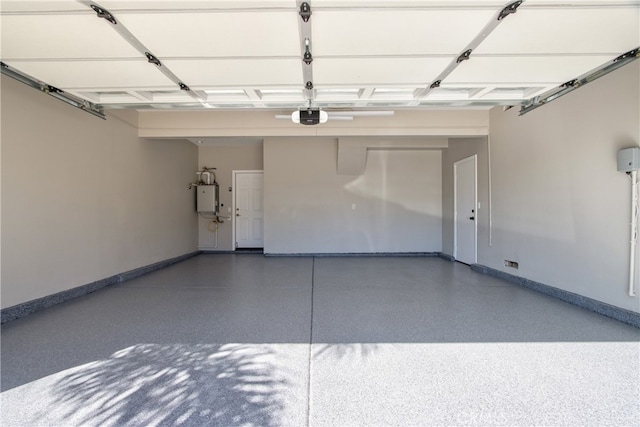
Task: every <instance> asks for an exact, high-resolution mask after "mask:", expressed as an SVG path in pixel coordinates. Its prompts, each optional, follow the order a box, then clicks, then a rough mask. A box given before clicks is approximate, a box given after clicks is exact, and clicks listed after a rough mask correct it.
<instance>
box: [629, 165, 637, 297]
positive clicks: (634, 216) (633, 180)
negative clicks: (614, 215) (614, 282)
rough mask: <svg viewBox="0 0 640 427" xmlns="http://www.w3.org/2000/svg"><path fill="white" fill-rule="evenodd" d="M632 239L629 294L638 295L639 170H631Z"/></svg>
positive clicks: (631, 295)
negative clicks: (635, 290)
mask: <svg viewBox="0 0 640 427" xmlns="http://www.w3.org/2000/svg"><path fill="white" fill-rule="evenodd" d="M630 174H631V239H630V246H629V296H630V297H634V296H636V294H635V292H634V291H633V282H634V278H635V265H636V243H637V242H638V181H637V174H638V171H635V170H633V171H631V172H630Z"/></svg>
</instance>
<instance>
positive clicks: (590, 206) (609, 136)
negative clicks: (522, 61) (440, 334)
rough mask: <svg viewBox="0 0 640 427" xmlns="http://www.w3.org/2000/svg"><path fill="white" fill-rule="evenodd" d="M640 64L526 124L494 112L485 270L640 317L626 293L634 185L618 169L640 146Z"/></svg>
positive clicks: (639, 305) (482, 254)
mask: <svg viewBox="0 0 640 427" xmlns="http://www.w3.org/2000/svg"><path fill="white" fill-rule="evenodd" d="M639 62H640V61H637V62H635V63H634V64H631V65H628V66H625V67H623V68H621V69H619V70H617V71H615V72H613V73H612V74H609V75H607V76H605V77H602V78H601V79H599V80H597V81H595V82H593V83H591V84H589V85H586V86H584V87H582V88H580V89H579V90H577V91H574V92H572V93H570V94H568V95H566V96H564V97H562V98H559V99H558V100H556V101H554V102H552V103H550V104H547V105H546V106H544V107H542V108H539V109H537V110H535V111H532V112H530V113H528V114H526V115H524V116H522V117H519V116H518V111H517V109H515V108H514V109H511V110H508V111H506V112H503V111H502V109H501V108H494V109H493V110H492V111H491V115H490V125H491V133H490V138H491V164H492V171H491V174H492V182H493V188H492V199H493V200H492V208H493V244H492V246H491V247H482V246H481V247H480V251H479V263H480V264H484V265H487V266H489V267H492V268H495V269H498V270H502V271H506V272H509V273H513V274H517V275H519V276H523V277H526V278H529V279H531V280H535V281H539V282H542V283H545V284H548V285H551V286H555V287H558V288H561V289H564V290H567V291H570V292H575V293H577V294H580V295H585V296H588V297H591V298H594V299H596V300H599V301H603V302H606V303H609V304H613V305H616V306H619V307H622V308H626V309H628V310H633V311H636V312H640V302H639V298H638V297H635V298H631V297H629V296H627V284H628V277H627V276H628V265H629V255H628V251H629V222H630V213H629V210H630V197H631V196H630V182H629V178H628V177H627V176H626V175H625V174H623V173H621V172H617V170H616V153H617V151H618V150H619V149H621V148H626V147H631V146H638V145H639V144H640V125H639V123H640V105H639V104H640V97H639V96H638V94H639V93H640V89H639V86H640V63H639ZM481 163H482V162H480V164H481ZM505 259H510V260H515V261H518V262H519V263H520V266H519V270H513V269H510V268H507V267H505V266H504V260H505ZM637 280H638V279H637V276H636V293H638V294H640V289H638V284H637Z"/></svg>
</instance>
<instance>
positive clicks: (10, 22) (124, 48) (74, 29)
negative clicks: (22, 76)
mask: <svg viewBox="0 0 640 427" xmlns="http://www.w3.org/2000/svg"><path fill="white" fill-rule="evenodd" d="M2 57H3V58H4V59H44V58H51V59H57V58H76V59H81V58H139V57H140V54H139V53H138V52H137V51H136V50H135V49H134V48H133V47H131V45H130V44H129V43H127V42H126V41H125V40H123V39H122V38H121V37H120V36H119V35H118V34H117V33H116V32H115V31H114V30H113V29H112V28H110V24H109V23H107V22H106V21H104V20H102V19H98V18H97V17H96V14H95V13H94V12H93V11H89V12H87V13H83V14H70V15H67V14H51V15H47V14H45V15H5V16H2Z"/></svg>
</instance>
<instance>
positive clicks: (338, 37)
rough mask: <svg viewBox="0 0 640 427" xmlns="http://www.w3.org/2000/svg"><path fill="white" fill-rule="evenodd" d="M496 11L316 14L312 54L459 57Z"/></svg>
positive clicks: (379, 11) (375, 11)
mask: <svg viewBox="0 0 640 427" xmlns="http://www.w3.org/2000/svg"><path fill="white" fill-rule="evenodd" d="M494 13H495V11H493V10H468V11H466V10H440V9H436V10H395V11H394V10H391V11H389V10H373V11H369V10H367V11H352V10H347V11H320V12H318V13H316V14H314V15H313V53H314V54H315V55H318V56H324V55H344V56H350V55H430V54H431V55H433V54H449V55H454V54H458V53H460V52H461V51H462V50H463V49H465V47H466V46H467V45H468V44H469V42H471V40H473V39H474V37H475V36H476V35H477V33H478V32H479V31H480V30H481V29H482V28H483V27H484V26H485V25H486V24H487V22H488V21H489V20H490V19H491V17H492V16H493V15H494Z"/></svg>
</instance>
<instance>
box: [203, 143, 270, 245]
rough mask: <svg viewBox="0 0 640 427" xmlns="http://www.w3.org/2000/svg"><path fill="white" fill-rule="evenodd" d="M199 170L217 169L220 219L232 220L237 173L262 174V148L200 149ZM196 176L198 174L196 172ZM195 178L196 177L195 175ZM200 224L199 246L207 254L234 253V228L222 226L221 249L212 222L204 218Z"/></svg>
mask: <svg viewBox="0 0 640 427" xmlns="http://www.w3.org/2000/svg"><path fill="white" fill-rule="evenodd" d="M198 162H199V167H200V168H202V167H203V166H208V167H215V168H216V169H217V170H216V178H217V181H218V184H219V185H220V203H221V204H223V205H224V206H222V208H221V213H220V215H222V216H224V217H229V216H231V215H232V212H231V211H230V209H231V206H232V202H233V200H232V196H233V193H232V192H230V191H229V187H231V183H232V181H233V171H234V170H262V144H256V143H253V144H241V145H238V146H220V147H200V149H199V160H198ZM194 174H195V171H194ZM194 177H195V175H194ZM198 221H199V223H198V246H199V248H200V249H203V250H211V251H230V250H233V249H234V246H235V245H234V242H233V241H232V227H233V224H232V222H231V220H230V219H228V218H223V221H224V223H222V224H219V225H218V231H217V234H218V236H217V243H218V244H217V247H216V233H212V232H210V231H209V230H208V229H207V224H208V222H209V220H207V219H205V218H202V217H200V218H199V220H198Z"/></svg>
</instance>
